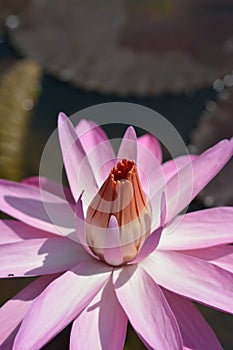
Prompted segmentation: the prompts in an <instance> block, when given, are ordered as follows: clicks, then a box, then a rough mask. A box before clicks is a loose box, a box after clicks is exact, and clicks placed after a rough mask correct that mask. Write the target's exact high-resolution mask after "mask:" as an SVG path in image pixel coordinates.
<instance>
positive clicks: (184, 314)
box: [163, 289, 222, 350]
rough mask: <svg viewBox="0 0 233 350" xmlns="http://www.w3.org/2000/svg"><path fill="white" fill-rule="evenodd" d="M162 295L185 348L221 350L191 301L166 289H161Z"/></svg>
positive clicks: (211, 331)
mask: <svg viewBox="0 0 233 350" xmlns="http://www.w3.org/2000/svg"><path fill="white" fill-rule="evenodd" d="M163 293H164V295H165V297H166V299H167V301H168V303H169V305H170V307H171V309H172V312H173V313H174V315H175V317H176V320H177V322H178V325H179V327H180V331H181V335H182V338H183V342H184V346H185V347H187V348H188V349H197V350H206V349H211V350H221V349H222V347H221V345H220V343H219V341H218V339H217V337H216V336H215V334H214V332H213V330H212V329H211V328H210V326H209V325H208V323H207V322H206V320H205V319H204V317H203V316H202V314H201V313H200V312H199V311H198V309H197V308H196V307H195V306H194V304H193V303H192V302H191V301H189V300H188V299H186V298H183V297H180V296H179V295H177V294H174V293H172V292H170V291H168V290H166V289H163Z"/></svg>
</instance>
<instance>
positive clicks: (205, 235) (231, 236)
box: [158, 207, 233, 250]
mask: <svg viewBox="0 0 233 350" xmlns="http://www.w3.org/2000/svg"><path fill="white" fill-rule="evenodd" d="M232 218H233V208H232V207H225V208H224V207H222V208H211V209H205V210H200V211H195V212H192V213H188V214H186V215H184V216H183V217H179V216H178V217H176V218H175V219H174V220H173V221H172V222H171V223H170V224H169V225H168V226H167V227H166V228H165V229H164V230H163V234H162V236H161V240H160V242H159V247H158V248H159V249H162V250H164V249H168V250H183V249H185V250H186V249H198V248H205V247H210V246H214V245H218V244H224V243H233V220H232Z"/></svg>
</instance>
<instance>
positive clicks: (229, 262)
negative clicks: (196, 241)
mask: <svg viewBox="0 0 233 350" xmlns="http://www.w3.org/2000/svg"><path fill="white" fill-rule="evenodd" d="M182 253H184V254H187V255H191V256H194V257H196V258H199V259H203V260H206V261H208V262H210V263H211V264H214V265H216V266H219V267H221V268H222V269H224V270H226V271H229V272H231V273H233V246H232V245H227V244H226V245H219V246H216V247H210V248H208V249H194V250H185V251H183V252H182Z"/></svg>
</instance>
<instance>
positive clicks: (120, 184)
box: [86, 159, 151, 265]
mask: <svg viewBox="0 0 233 350" xmlns="http://www.w3.org/2000/svg"><path fill="white" fill-rule="evenodd" d="M113 217H114V218H115V219H114V220H115V222H117V225H118V231H117V235H118V240H117V242H116V237H115V234H114V233H112V232H113V230H112V229H111V227H110V224H111V222H110V221H112V220H111V219H112V218H113ZM86 222H87V241H88V244H89V245H90V248H91V249H92V250H93V252H94V253H95V254H96V255H98V256H99V257H100V258H101V259H103V260H105V261H106V260H108V261H107V262H108V263H111V264H113V265H120V264H123V263H126V262H127V261H130V260H132V259H134V257H135V256H136V255H137V254H138V252H139V250H140V248H141V246H142V244H143V243H144V241H145V239H146V238H147V237H148V235H149V234H150V229H151V210H150V205H149V203H148V201H147V199H146V197H145V195H144V193H143V191H142V187H141V184H140V180H139V176H138V172H137V167H136V164H135V162H134V161H130V160H127V159H123V160H122V162H119V163H118V164H117V166H116V167H115V168H113V169H112V170H111V172H110V174H109V176H108V178H107V179H106V180H105V182H104V183H103V185H102V187H101V188H100V190H99V192H98V194H97V195H96V196H95V197H94V199H93V200H92V202H91V204H90V206H89V208H88V210H87V218H86ZM114 232H116V231H114ZM111 235H112V236H111ZM111 238H112V240H111ZM113 247H114V248H115V251H114V252H113V253H116V249H118V259H116V260H117V261H118V262H117V263H116V262H115V263H114V262H112V261H109V258H108V259H107V258H106V256H107V255H108V253H109V252H108V250H109V249H113ZM116 247H118V248H116ZM119 256H120V257H121V258H119ZM110 260H111V259H110Z"/></svg>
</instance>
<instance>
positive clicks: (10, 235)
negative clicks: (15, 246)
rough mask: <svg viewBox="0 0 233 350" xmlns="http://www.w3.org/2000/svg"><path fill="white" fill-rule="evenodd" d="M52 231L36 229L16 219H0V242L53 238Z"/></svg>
mask: <svg viewBox="0 0 233 350" xmlns="http://www.w3.org/2000/svg"><path fill="white" fill-rule="evenodd" d="M53 237H55V236H54V235H53V234H52V233H49V232H46V231H42V230H38V229H36V228H34V227H31V226H28V225H26V224H24V223H23V222H20V221H16V220H0V244H9V243H16V242H22V241H24V240H27V239H36V238H53Z"/></svg>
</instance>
